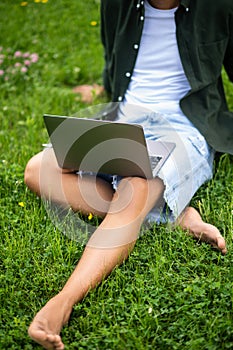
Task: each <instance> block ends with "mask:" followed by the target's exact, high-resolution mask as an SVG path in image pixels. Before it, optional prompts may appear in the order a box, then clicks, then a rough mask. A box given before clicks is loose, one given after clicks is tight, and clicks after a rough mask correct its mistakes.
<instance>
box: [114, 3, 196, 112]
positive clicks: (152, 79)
mask: <svg viewBox="0 0 233 350" xmlns="http://www.w3.org/2000/svg"><path fill="white" fill-rule="evenodd" d="M175 11H176V9H175V8H174V9H171V10H159V9H156V8H154V7H152V6H151V5H150V4H149V3H148V1H145V23H144V28H143V33H142V38H141V43H140V47H139V52H138V56H137V60H136V64H135V67H134V71H133V74H132V77H131V81H130V84H129V87H128V90H127V91H126V95H125V98H124V101H123V103H122V105H121V108H120V110H121V112H122V113H123V114H125V116H126V114H127V110H125V108H126V105H127V104H128V105H129V104H130V105H141V106H142V107H145V108H146V109H150V110H152V111H158V112H161V113H165V114H166V113H173V114H182V115H183V113H182V111H181V109H180V106H179V101H180V99H181V98H182V97H183V96H184V95H185V94H186V93H187V92H188V91H189V90H190V85H189V82H188V80H187V78H186V76H185V73H184V70H183V67H182V63H181V60H180V55H179V51H178V47H177V40H176V24H175ZM119 117H120V116H119Z"/></svg>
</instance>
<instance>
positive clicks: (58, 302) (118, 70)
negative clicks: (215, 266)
mask: <svg viewBox="0 0 233 350" xmlns="http://www.w3.org/2000/svg"><path fill="white" fill-rule="evenodd" d="M101 16H102V18H101V19H102V31H101V34H102V41H103V45H104V48H105V59H106V66H105V71H104V87H105V90H106V91H107V92H109V93H110V95H111V99H112V101H115V102H119V109H118V115H117V120H118V121H120V122H125V121H127V122H129V123H130V122H132V123H133V122H136V123H140V124H141V125H142V126H143V127H144V131H145V135H146V137H147V138H149V139H152V140H157V139H159V140H161V141H174V142H175V143H176V148H175V150H174V152H173V154H172V155H171V156H170V157H169V159H168V160H167V161H166V163H165V164H164V166H163V168H162V170H161V171H160V172H159V174H158V177H156V178H154V179H152V180H146V179H143V178H138V177H127V178H123V179H120V178H117V177H115V176H113V177H111V176H110V177H102V176H98V175H97V177H96V178H95V176H93V175H91V174H86V175H83V176H79V175H78V174H76V173H73V172H71V171H68V170H65V169H64V170H60V169H59V167H58V165H57V162H56V159H55V156H54V153H53V151H52V150H51V149H47V150H45V151H43V152H41V153H39V154H37V155H36V156H34V157H33V158H32V159H31V160H30V161H29V163H28V165H27V167H26V170H25V182H26V184H27V186H28V187H29V188H30V189H31V190H32V191H34V192H35V193H37V194H38V195H40V196H43V197H45V198H48V199H50V200H52V201H53V202H56V203H59V204H60V205H64V206H67V203H68V204H69V206H70V207H71V208H72V209H73V210H74V211H81V212H83V213H86V214H87V213H90V212H91V213H93V214H94V215H97V216H100V217H102V218H103V221H102V223H101V224H100V225H99V227H98V228H97V229H96V231H95V232H94V234H93V235H92V236H91V238H90V240H89V242H88V243H87V245H86V248H85V250H84V252H83V255H82V258H81V259H80V261H79V263H78V265H77V267H76V269H75V270H74V272H73V274H72V275H71V277H70V278H69V279H68V281H67V283H66V284H65V286H64V287H63V289H62V290H61V292H60V293H59V294H58V295H56V296H55V297H54V298H52V299H51V300H50V301H49V302H48V303H47V304H46V305H45V306H44V307H43V308H42V309H41V310H40V311H39V312H38V314H37V315H36V316H35V318H34V320H33V322H32V324H31V325H30V327H29V335H30V336H31V338H33V339H34V340H35V341H36V342H37V343H39V344H41V345H42V346H43V347H44V348H46V349H56V350H61V349H64V344H63V342H62V340H61V337H60V331H61V329H62V327H63V325H64V324H65V323H67V321H68V320H69V317H70V314H71V311H72V307H73V305H74V304H75V303H78V302H80V301H81V300H82V298H83V297H84V296H85V295H86V294H87V292H88V291H89V290H90V289H91V288H94V287H96V285H98V283H100V282H101V281H102V279H103V278H104V277H106V276H107V275H108V274H109V273H110V272H111V271H112V270H113V269H114V268H115V267H116V266H117V265H119V264H121V263H122V262H123V261H124V260H125V259H126V258H127V257H128V254H129V253H130V251H131V250H132V249H133V247H134V244H135V242H136V240H137V237H138V234H139V231H140V228H141V225H142V223H143V222H144V221H145V220H150V221H152V222H153V221H154V222H157V223H158V222H164V220H166V221H167V222H173V223H174V225H179V226H180V227H181V228H183V229H184V230H185V231H187V232H189V233H190V234H192V235H193V236H194V237H197V238H198V239H200V240H201V241H206V242H209V243H210V244H211V245H213V246H214V247H216V248H217V249H218V250H219V251H220V252H221V253H222V254H225V253H226V251H227V249H226V243H225V240H224V238H223V237H222V235H221V234H220V232H219V230H218V229H217V228H216V227H215V226H213V225H211V224H208V223H205V222H203V221H202V218H201V217H200V215H199V214H198V212H197V211H196V210H195V209H194V208H192V207H189V206H188V205H189V202H190V200H191V198H192V197H193V195H194V193H195V192H196V191H197V189H198V188H199V187H200V186H201V185H202V184H203V183H204V182H205V181H207V180H208V179H210V178H211V176H212V165H213V159H214V152H215V150H218V151H220V152H228V153H233V142H232V140H233V114H232V113H231V112H229V111H228V109H227V106H226V101H225V97H224V92H223V87H222V80H221V69H222V65H224V66H225V69H226V72H227V73H228V75H229V78H230V79H231V81H233V59H232V58H233V2H232V0H225V1H224V4H223V2H222V0H215V1H214V2H213V1H212V0H195V1H193V0H180V1H179V0H146V1H141V0H140V1H139V0H102V2H101ZM135 106H136V107H135ZM113 175H114V174H113ZM112 182H114V184H113V185H112ZM164 208H166V215H165V211H164Z"/></svg>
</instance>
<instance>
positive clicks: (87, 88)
mask: <svg viewBox="0 0 233 350" xmlns="http://www.w3.org/2000/svg"><path fill="white" fill-rule="evenodd" d="M103 91H104V88H103V86H101V85H98V84H93V85H79V86H76V87H75V88H73V92H74V93H76V94H79V95H80V97H81V101H82V102H85V103H92V102H93V100H94V98H95V97H98V96H100V95H101V94H102V93H103Z"/></svg>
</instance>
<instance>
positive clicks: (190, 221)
mask: <svg viewBox="0 0 233 350" xmlns="http://www.w3.org/2000/svg"><path fill="white" fill-rule="evenodd" d="M176 225H179V226H180V227H181V228H182V229H183V230H187V231H188V233H189V234H191V235H192V236H193V237H195V238H197V239H199V240H200V241H202V242H207V243H210V244H211V245H212V246H213V247H214V248H217V249H218V250H220V252H221V253H222V254H226V253H227V248H226V242H225V239H224V238H223V236H222V235H221V233H220V232H219V230H218V229H217V227H215V226H213V225H211V224H208V223H206V222H204V221H203V220H202V218H201V216H200V214H199V213H198V212H197V210H196V209H194V208H192V207H187V208H186V209H185V210H184V212H183V213H182V214H181V215H180V217H179V218H178V219H177V222H176Z"/></svg>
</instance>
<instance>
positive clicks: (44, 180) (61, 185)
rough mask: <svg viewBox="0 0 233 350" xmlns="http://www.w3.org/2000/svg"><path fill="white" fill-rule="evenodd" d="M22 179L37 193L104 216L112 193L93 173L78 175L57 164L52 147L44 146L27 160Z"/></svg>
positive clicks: (108, 186) (65, 204)
mask: <svg viewBox="0 0 233 350" xmlns="http://www.w3.org/2000/svg"><path fill="white" fill-rule="evenodd" d="M25 182H26V184H27V185H28V187H29V188H30V189H31V190H32V191H34V192H36V193H37V194H38V195H39V196H41V197H43V198H45V199H46V200H50V201H51V202H55V203H58V204H60V205H62V206H64V207H71V208H72V209H73V210H74V211H80V212H83V213H90V212H91V213H92V214H94V215H98V216H104V215H105V214H106V212H107V211H108V208H109V204H110V201H111V199H112V196H113V189H112V187H111V185H110V184H109V183H108V182H106V181H105V180H103V179H101V178H98V177H96V176H91V175H89V176H83V177H80V176H78V175H77V174H76V173H75V172H72V171H71V170H68V169H61V168H59V166H58V164H57V161H56V157H55V155H54V152H53V149H51V148H50V149H45V150H44V151H42V152H40V153H38V154H37V155H35V156H34V157H33V158H32V159H31V160H30V161H29V162H28V164H27V167H26V170H25Z"/></svg>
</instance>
